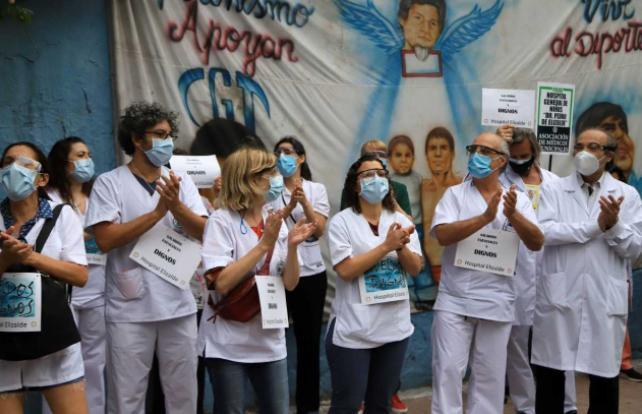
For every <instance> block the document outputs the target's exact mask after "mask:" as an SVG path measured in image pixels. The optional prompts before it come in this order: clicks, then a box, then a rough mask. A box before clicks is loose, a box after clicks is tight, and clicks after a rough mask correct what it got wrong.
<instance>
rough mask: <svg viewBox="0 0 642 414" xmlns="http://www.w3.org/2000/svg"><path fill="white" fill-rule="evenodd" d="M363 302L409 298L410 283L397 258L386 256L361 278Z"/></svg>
mask: <svg viewBox="0 0 642 414" xmlns="http://www.w3.org/2000/svg"><path fill="white" fill-rule="evenodd" d="M359 291H360V293H361V303H363V304H364V305H372V304H375V303H385V302H393V301H397V300H405V299H408V283H407V281H406V272H404V271H403V269H402V268H401V266H400V265H399V261H398V260H397V259H396V258H394V259H393V258H390V257H388V258H384V259H383V260H381V261H380V262H379V263H377V264H376V265H374V266H373V267H372V268H370V269H369V270H367V271H366V272H365V273H364V274H363V276H362V277H360V278H359Z"/></svg>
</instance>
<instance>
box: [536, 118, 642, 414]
mask: <svg viewBox="0 0 642 414" xmlns="http://www.w3.org/2000/svg"><path fill="white" fill-rule="evenodd" d="M616 148H617V143H616V141H615V139H614V138H613V137H612V136H610V134H609V133H608V132H606V131H603V130H600V129H587V130H585V131H584V132H582V133H581V134H580V135H579V136H578V138H577V142H576V144H575V147H574V154H575V166H576V170H577V172H576V173H575V174H571V175H569V176H568V177H565V178H563V179H561V180H559V181H557V182H555V183H554V185H553V186H551V187H550V188H548V187H546V188H545V191H544V192H543V194H545V196H544V197H545V202H544V203H543V204H542V211H541V213H540V218H541V226H542V229H543V231H544V234H545V236H546V247H545V249H544V255H543V259H542V269H541V275H540V278H539V280H538V286H537V302H536V306H535V318H534V324H533V349H532V357H531V362H532V363H533V364H534V365H535V366H536V369H535V374H536V378H537V399H536V412H537V413H546V414H556V413H562V412H563V404H564V372H563V371H564V370H575V371H579V372H584V373H587V374H589V378H590V382H591V387H590V390H589V406H590V408H589V412H590V413H607V414H608V413H617V411H618V374H619V372H620V359H621V352H622V345H623V342H624V330H625V325H626V318H627V313H628V285H627V282H626V280H627V275H628V269H629V267H630V265H631V260H632V259H635V258H637V257H638V256H639V255H640V253H641V252H642V202H641V201H640V196H639V194H638V193H637V191H636V190H635V189H634V188H633V187H631V186H629V185H627V184H624V183H622V182H620V181H617V180H616V179H615V178H613V177H612V176H611V175H610V174H608V173H605V166H606V164H607V163H608V162H609V161H610V160H611V159H612V157H613V154H614V152H615V150H616Z"/></svg>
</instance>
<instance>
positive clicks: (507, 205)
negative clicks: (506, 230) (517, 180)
mask: <svg viewBox="0 0 642 414" xmlns="http://www.w3.org/2000/svg"><path fill="white" fill-rule="evenodd" d="M516 188H517V187H516V186H515V184H513V185H511V186H510V188H509V190H508V192H507V193H506V194H505V195H504V215H505V216H506V218H508V219H510V218H511V217H512V216H513V214H515V208H516V207H517V191H515V189H516Z"/></svg>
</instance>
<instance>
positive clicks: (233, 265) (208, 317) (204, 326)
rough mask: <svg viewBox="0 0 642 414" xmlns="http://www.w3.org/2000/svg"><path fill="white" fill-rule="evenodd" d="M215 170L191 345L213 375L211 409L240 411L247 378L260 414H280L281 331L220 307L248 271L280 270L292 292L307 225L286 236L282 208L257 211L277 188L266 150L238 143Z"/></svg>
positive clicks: (284, 408) (284, 384)
mask: <svg viewBox="0 0 642 414" xmlns="http://www.w3.org/2000/svg"><path fill="white" fill-rule="evenodd" d="M222 172H223V185H222V189H221V193H220V195H219V199H218V200H217V204H218V205H217V207H218V209H217V210H215V211H214V212H213V213H212V215H211V216H210V218H209V220H208V221H207V225H206V227H205V234H204V237H203V265H204V267H205V269H207V271H206V278H207V281H208V283H209V286H210V289H213V291H210V296H211V298H210V299H211V300H210V306H207V307H206V308H205V309H204V311H203V318H202V320H201V327H200V330H199V342H198V349H199V354H200V355H203V356H204V357H205V364H206V366H207V369H208V370H209V372H210V376H211V378H212V380H213V381H212V388H213V392H214V395H215V396H216V399H215V401H214V412H215V413H225V414H235V413H243V412H245V409H244V395H245V392H244V385H245V383H246V379H249V381H250V383H251V384H252V387H253V388H254V391H255V393H256V395H257V399H258V405H259V411H260V412H261V413H275V414H283V413H287V412H288V404H289V394H288V377H287V362H286V355H287V352H286V347H285V331H284V330H283V329H262V324H261V316H260V314H256V315H254V316H253V317H252V318H251V319H249V320H247V321H245V322H240V321H238V320H234V319H226V317H223V316H222V312H220V310H221V306H222V304H223V303H225V301H226V298H229V295H230V294H232V295H234V294H235V293H236V292H235V288H237V287H238V286H239V285H242V284H244V283H245V281H246V280H247V279H248V278H250V277H253V276H254V275H255V274H270V275H275V276H276V275H280V276H281V277H282V278H283V284H284V285H285V288H286V290H288V291H291V290H293V289H294V288H295V287H296V285H297V284H298V282H299V261H298V255H297V248H298V246H299V244H300V243H302V242H303V241H304V240H305V239H307V238H308V237H310V235H311V234H312V233H313V232H314V229H315V225H314V224H312V223H310V224H304V223H303V222H299V223H297V224H296V225H295V226H294V227H293V228H292V229H291V230H290V231H289V233H288V231H287V227H286V226H285V224H284V223H283V213H282V212H281V211H276V212H273V211H268V209H267V208H264V207H265V205H266V204H267V203H269V202H270V201H273V200H274V199H276V197H279V196H280V195H281V192H282V191H283V177H281V176H280V175H277V171H276V158H275V156H274V155H273V154H271V153H269V152H267V151H265V150H264V149H258V148H242V149H240V150H238V151H236V152H235V153H233V154H232V155H230V156H229V157H228V158H227V159H226V160H225V164H224V165H223V171H222ZM215 309H217V310H215Z"/></svg>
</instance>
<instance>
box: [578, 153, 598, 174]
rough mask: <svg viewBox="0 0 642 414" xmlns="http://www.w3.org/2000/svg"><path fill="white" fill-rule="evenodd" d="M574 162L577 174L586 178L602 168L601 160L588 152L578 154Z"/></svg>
mask: <svg viewBox="0 0 642 414" xmlns="http://www.w3.org/2000/svg"><path fill="white" fill-rule="evenodd" d="M573 161H574V163H575V169H576V170H577V172H578V173H580V174H582V175H583V176H585V177H587V176H590V175H593V174H595V172H596V171H597V170H598V169H599V168H600V160H598V159H597V157H596V156H595V155H593V154H591V153H590V152H588V151H580V152H578V153H577V154H575V159H574V160H573Z"/></svg>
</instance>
